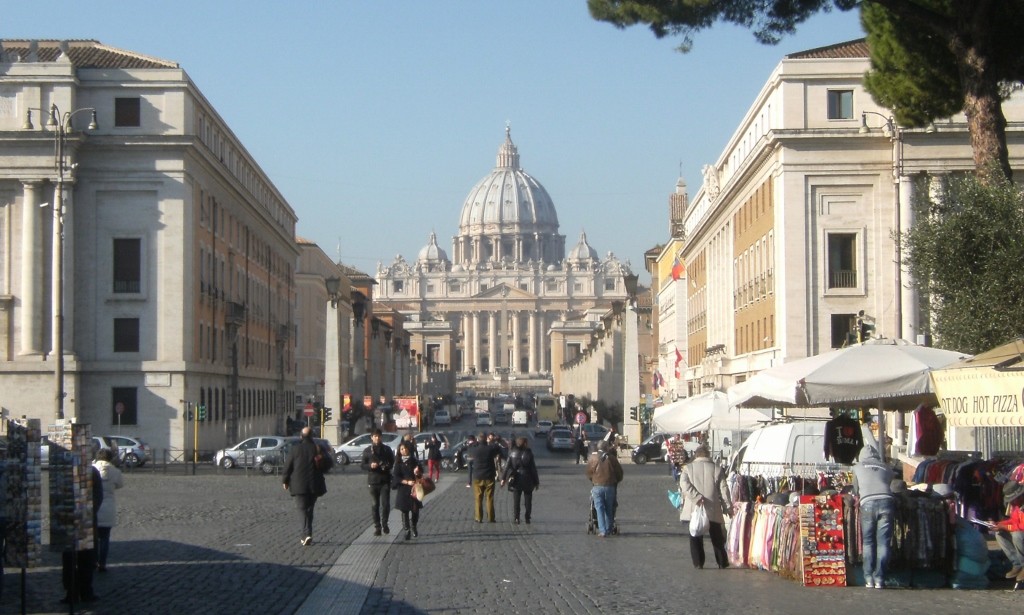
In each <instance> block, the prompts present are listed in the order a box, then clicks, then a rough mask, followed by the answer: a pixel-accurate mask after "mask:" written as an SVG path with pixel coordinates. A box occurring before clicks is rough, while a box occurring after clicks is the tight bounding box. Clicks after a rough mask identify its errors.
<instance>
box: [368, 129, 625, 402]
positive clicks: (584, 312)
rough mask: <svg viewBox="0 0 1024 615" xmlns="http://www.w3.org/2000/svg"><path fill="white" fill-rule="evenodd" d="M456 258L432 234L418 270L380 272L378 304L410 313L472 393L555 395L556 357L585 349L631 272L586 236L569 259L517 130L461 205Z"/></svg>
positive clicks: (429, 355)
mask: <svg viewBox="0 0 1024 615" xmlns="http://www.w3.org/2000/svg"><path fill="white" fill-rule="evenodd" d="M451 254H452V257H451V258H449V256H448V253H447V252H445V250H444V249H443V248H441V246H440V245H439V244H438V240H437V236H436V234H435V233H431V234H430V236H429V239H428V241H427V245H426V246H424V247H423V248H422V249H421V250H420V251H419V253H418V255H417V257H416V259H415V260H414V261H411V262H410V261H408V260H406V259H405V258H403V257H402V256H397V257H396V258H395V259H394V261H393V262H392V263H391V264H390V265H384V264H383V263H380V264H378V266H377V272H376V276H375V277H376V281H377V287H376V289H375V297H374V301H375V302H379V303H382V304H384V305H386V306H387V307H388V308H390V309H393V310H395V311H397V312H399V313H401V314H402V315H403V316H404V317H405V321H406V330H407V331H408V332H409V333H410V334H411V337H410V342H411V347H412V348H413V349H415V350H416V351H417V352H418V353H419V354H421V355H422V356H423V357H424V360H425V361H426V362H428V363H429V364H430V365H431V366H434V367H440V368H442V369H446V370H450V371H452V372H454V373H455V374H456V375H457V376H458V378H459V381H460V383H461V385H460V386H463V387H469V386H471V385H468V384H466V383H467V382H472V381H474V380H475V381H477V382H479V383H480V384H481V385H483V384H485V383H487V382H492V381H494V380H497V379H499V377H500V379H501V381H502V382H504V381H505V379H506V378H507V379H508V380H511V381H518V387H519V388H533V389H543V388H545V383H547V385H548V386H550V377H551V372H552V369H553V368H556V367H557V365H555V366H553V365H552V361H553V360H552V357H555V359H554V360H555V361H561V360H563V359H564V360H569V359H571V358H572V357H573V355H574V354H575V353H578V352H579V351H580V349H581V348H583V347H585V345H586V341H587V340H588V339H589V336H590V335H591V334H592V333H593V332H594V331H595V330H596V329H597V328H599V327H600V322H601V315H603V314H605V313H607V312H608V310H609V309H611V308H612V305H613V302H622V301H624V300H625V299H626V297H627V289H626V285H625V277H626V276H627V275H630V274H631V273H632V272H631V270H630V265H629V263H628V262H621V261H619V259H618V258H616V257H615V256H614V255H613V254H612V253H611V252H609V253H608V254H607V255H606V256H605V257H604V258H602V257H600V256H598V253H597V251H596V250H595V249H594V248H592V247H591V246H590V244H589V243H588V242H587V237H586V234H585V233H584V232H581V233H580V235H579V239H578V240H577V241H576V243H575V245H573V247H572V248H571V249H570V250H569V251H568V253H566V242H565V236H564V235H562V234H560V233H559V225H558V214H557V212H556V211H555V205H554V202H553V201H552V199H551V197H550V196H549V195H548V192H547V190H545V189H544V186H542V185H541V184H540V182H538V181H537V180H536V179H535V178H533V177H532V176H531V175H530V174H528V173H527V172H526V171H524V170H523V169H522V167H521V166H520V162H519V151H518V149H517V148H516V145H515V144H514V143H513V142H512V137H511V132H510V130H509V129H508V128H506V130H505V140H504V142H503V143H502V144H501V146H500V147H499V149H498V156H497V164H496V165H495V167H494V169H493V170H492V171H491V172H490V173H489V174H487V175H486V176H485V177H484V178H483V179H481V180H480V181H479V182H477V184H476V185H475V186H473V188H472V189H471V190H470V191H469V195H468V196H467V197H466V200H465V202H464V203H463V205H462V209H461V211H460V212H459V218H458V231H457V233H456V234H455V236H454V237H452V243H451ZM553 329H559V330H562V331H567V332H569V334H568V335H567V336H565V340H566V342H565V344H566V347H565V348H558V349H552V347H551V343H550V341H549V340H550V333H551V331H552V330H553ZM512 386H513V388H516V386H517V385H515V384H514V385H512ZM478 388H486V387H478Z"/></svg>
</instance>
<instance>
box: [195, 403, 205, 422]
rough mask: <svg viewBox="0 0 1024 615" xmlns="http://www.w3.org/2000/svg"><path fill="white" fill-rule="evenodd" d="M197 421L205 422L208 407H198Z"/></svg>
mask: <svg viewBox="0 0 1024 615" xmlns="http://www.w3.org/2000/svg"><path fill="white" fill-rule="evenodd" d="M196 420H197V421H205V420H206V406H204V405H202V404H200V405H198V406H196Z"/></svg>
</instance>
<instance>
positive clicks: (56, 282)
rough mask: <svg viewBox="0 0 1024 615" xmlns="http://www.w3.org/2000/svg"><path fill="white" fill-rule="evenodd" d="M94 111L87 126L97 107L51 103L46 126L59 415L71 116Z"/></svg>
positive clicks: (60, 414) (92, 124) (59, 412)
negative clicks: (51, 173) (53, 177)
mask: <svg viewBox="0 0 1024 615" xmlns="http://www.w3.org/2000/svg"><path fill="white" fill-rule="evenodd" d="M85 112H90V113H91V114H92V116H91V118H90V121H89V125H88V127H87V130H96V128H97V123H96V109H94V108H93V107H83V108H81V109H74V110H72V111H65V112H63V113H62V112H61V111H60V109H59V108H58V107H57V105H55V104H52V105H50V113H49V116H48V117H47V120H46V129H47V130H52V131H53V143H54V156H53V158H54V160H53V166H54V169H55V170H56V171H57V185H56V188H55V189H54V193H53V245H52V248H53V254H52V264H53V273H52V275H51V284H52V291H51V294H52V297H53V328H52V330H51V335H50V337H51V339H52V344H53V355H54V357H53V358H54V369H53V376H54V384H55V396H54V397H55V401H56V412H55V417H56V418H57V419H63V418H64V397H65V393H64V213H65V212H64V182H65V181H66V180H65V176H66V175H67V174H68V172H69V171H74V169H75V168H76V167H77V166H78V165H77V164H73V163H69V162H68V153H67V141H68V137H69V135H71V134H72V133H73V131H74V127H73V126H72V123H71V119H72V118H73V117H74V116H75V115H78V114H79V113H85ZM24 128H26V129H31V128H32V111H31V110H29V111H28V114H27V115H26V117H25V124H24Z"/></svg>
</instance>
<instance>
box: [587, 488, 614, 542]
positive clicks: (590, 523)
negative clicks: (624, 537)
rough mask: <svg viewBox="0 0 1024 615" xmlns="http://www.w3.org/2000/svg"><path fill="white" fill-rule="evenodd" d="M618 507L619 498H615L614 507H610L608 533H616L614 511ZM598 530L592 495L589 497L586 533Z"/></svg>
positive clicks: (593, 532)
mask: <svg viewBox="0 0 1024 615" xmlns="http://www.w3.org/2000/svg"><path fill="white" fill-rule="evenodd" d="M618 508H619V500H618V498H616V500H615V507H614V508H613V509H612V529H611V531H609V532H608V533H609V534H618V533H619V525H618V524H617V523H616V522H615V512H616V510H618ZM597 530H598V525H597V507H596V506H594V497H593V496H591V497H590V517H589V518H588V519H587V533H588V534H596V533H597Z"/></svg>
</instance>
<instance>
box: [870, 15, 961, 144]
mask: <svg viewBox="0 0 1024 615" xmlns="http://www.w3.org/2000/svg"><path fill="white" fill-rule="evenodd" d="M933 4H948V3H947V2H944V1H943V0H935V1H934V2H933ZM860 15H861V24H862V25H863V26H864V31H865V32H867V42H868V48H869V49H870V50H871V70H870V71H869V72H868V73H867V74H866V75H865V76H864V87H865V88H866V89H867V91H868V92H870V93H871V96H872V97H873V98H874V99H875V102H877V103H878V104H880V105H882V106H883V107H888V108H890V109H892V111H893V115H894V116H895V118H896V121H897V122H898V123H899V124H900V125H901V126H907V127H912V128H917V127H922V126H926V125H927V124H928V123H929V122H931V121H932V120H934V119H936V118H944V117H949V116H951V115H953V114H954V113H956V112H957V111H959V110H960V109H961V108H962V107H963V103H964V98H963V92H962V91H961V89H960V80H959V76H958V73H957V61H956V56H954V55H953V53H952V52H951V51H950V49H949V45H948V43H947V41H945V40H943V39H942V38H940V37H938V36H936V35H935V34H934V33H932V32H931V31H929V30H927V29H924V28H921V27H920V26H919V25H918V24H916V23H913V22H911V21H910V20H908V19H906V18H905V17H903V16H899V15H894V14H893V13H891V12H889V10H888V9H886V8H885V7H883V6H881V5H878V4H870V3H869V4H865V5H864V6H863V7H862V8H861V13H860Z"/></svg>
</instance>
